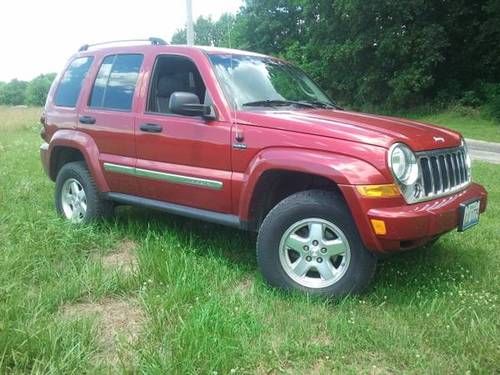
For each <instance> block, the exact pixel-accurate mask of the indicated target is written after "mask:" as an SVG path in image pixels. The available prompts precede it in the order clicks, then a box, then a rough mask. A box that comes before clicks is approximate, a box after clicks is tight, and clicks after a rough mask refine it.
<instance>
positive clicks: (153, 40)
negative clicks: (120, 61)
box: [78, 37, 168, 52]
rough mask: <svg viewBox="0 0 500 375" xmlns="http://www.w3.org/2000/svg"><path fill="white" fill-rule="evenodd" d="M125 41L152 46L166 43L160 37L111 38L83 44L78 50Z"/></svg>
mask: <svg viewBox="0 0 500 375" xmlns="http://www.w3.org/2000/svg"><path fill="white" fill-rule="evenodd" d="M125 42H150V43H151V45H153V46H165V45H167V44H168V43H167V42H165V41H164V40H163V39H161V38H154V37H151V38H148V39H124V40H111V41H109V42H101V43H94V44H84V45H83V46H81V47H80V48H79V49H78V52H83V51H87V50H88V49H89V48H90V47H95V46H101V45H103V44H113V43H125Z"/></svg>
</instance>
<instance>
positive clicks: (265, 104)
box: [243, 100, 316, 108]
mask: <svg viewBox="0 0 500 375" xmlns="http://www.w3.org/2000/svg"><path fill="white" fill-rule="evenodd" d="M287 105H297V106H301V107H306V108H316V105H314V104H312V103H307V102H297V101H294V100H257V101H255V102H248V103H243V106H244V107H278V106H287Z"/></svg>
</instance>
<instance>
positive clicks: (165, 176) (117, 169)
mask: <svg viewBox="0 0 500 375" xmlns="http://www.w3.org/2000/svg"><path fill="white" fill-rule="evenodd" d="M104 170H105V171H107V172H114V173H123V174H129V175H133V176H136V177H145V178H151V179H154V180H162V181H167V182H172V183H174V184H183V185H191V186H199V187H204V188H208V189H213V190H220V189H222V188H223V187H224V184H223V183H222V181H217V180H210V179H206V178H198V177H191V176H185V175H180V174H175V173H166V172H159V171H153V170H150V169H143V168H134V167H129V166H126V165H121V164H114V163H104Z"/></svg>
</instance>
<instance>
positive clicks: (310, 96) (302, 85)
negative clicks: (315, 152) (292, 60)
mask: <svg viewBox="0 0 500 375" xmlns="http://www.w3.org/2000/svg"><path fill="white" fill-rule="evenodd" d="M210 60H211V61H212V64H213V66H214V69H215V74H216V75H217V78H218V80H219V83H220V84H221V86H222V89H223V90H224V92H225V94H226V96H227V98H228V100H230V101H232V104H233V106H234V107H235V108H242V107H259V106H277V105H302V106H304V107H332V106H334V104H333V103H332V102H331V100H330V99H329V98H328V97H327V96H326V95H325V94H324V93H323V92H322V91H321V89H320V88H319V87H318V86H317V85H316V84H315V83H314V82H313V81H312V80H311V79H310V78H309V77H307V75H306V74H305V73H304V72H302V71H301V70H300V69H298V68H295V67H294V66H292V65H290V64H287V63H285V62H282V61H279V60H276V59H273V58H270V57H260V56H246V55H216V54H214V55H210Z"/></svg>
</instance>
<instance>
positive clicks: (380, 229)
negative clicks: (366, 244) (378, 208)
mask: <svg viewBox="0 0 500 375" xmlns="http://www.w3.org/2000/svg"><path fill="white" fill-rule="evenodd" d="M370 221H371V223H372V227H373V231H374V232H375V234H381V235H384V234H387V228H386V227H385V222H384V220H378V219H370Z"/></svg>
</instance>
